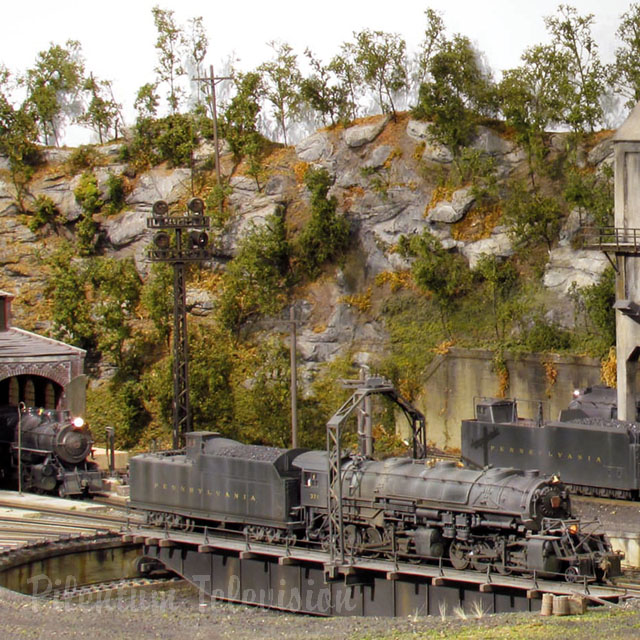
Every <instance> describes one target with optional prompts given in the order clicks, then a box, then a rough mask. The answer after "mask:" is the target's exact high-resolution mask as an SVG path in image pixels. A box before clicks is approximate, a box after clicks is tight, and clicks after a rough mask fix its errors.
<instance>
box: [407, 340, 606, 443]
mask: <svg viewBox="0 0 640 640" xmlns="http://www.w3.org/2000/svg"><path fill="white" fill-rule="evenodd" d="M493 358H494V353H493V352H492V351H488V350H484V349H451V350H450V351H449V353H447V354H446V355H438V356H436V358H435V360H434V361H433V362H432V363H431V365H430V367H429V368H428V370H427V371H426V375H425V378H426V380H425V384H424V391H423V393H422V394H421V395H420V397H418V398H417V400H416V401H415V405H416V406H417V408H418V409H420V411H422V412H423V413H424V414H425V417H426V421H427V439H428V440H429V441H430V442H432V443H434V444H435V445H436V446H437V447H441V448H444V447H447V448H453V449H456V448H459V447H460V423H461V421H462V420H464V419H468V418H473V417H474V398H478V397H497V396H499V394H500V379H499V376H498V374H497V373H496V371H495V370H494V366H493ZM505 363H506V367H507V370H508V372H509V386H508V388H507V389H506V392H505V395H506V396H507V397H510V398H517V399H518V401H519V402H518V411H519V415H521V416H523V417H534V416H535V415H537V411H538V404H539V403H540V402H542V410H543V417H544V419H546V420H548V419H554V420H555V419H557V417H558V414H559V412H560V410H561V409H565V408H566V407H567V404H568V403H569V402H570V401H571V398H572V393H573V391H574V389H576V388H580V387H587V386H589V385H594V384H602V383H601V381H600V362H599V361H598V360H597V359H595V358H587V357H578V356H559V355H554V354H545V355H539V354H536V355H522V354H516V355H514V354H509V353H506V354H505ZM545 363H546V365H547V366H546V367H545ZM405 425H406V422H405V421H404V420H402V421H400V422H399V425H398V426H399V429H400V431H401V433H402V434H403V435H406V432H405V428H406V426H405Z"/></svg>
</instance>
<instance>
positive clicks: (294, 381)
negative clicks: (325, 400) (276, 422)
mask: <svg viewBox="0 0 640 640" xmlns="http://www.w3.org/2000/svg"><path fill="white" fill-rule="evenodd" d="M289 323H290V324H291V349H290V351H291V448H292V449H297V448H298V363H297V361H296V359H297V345H296V342H297V335H296V328H297V325H296V310H295V307H294V306H293V305H292V306H291V309H290V311H289Z"/></svg>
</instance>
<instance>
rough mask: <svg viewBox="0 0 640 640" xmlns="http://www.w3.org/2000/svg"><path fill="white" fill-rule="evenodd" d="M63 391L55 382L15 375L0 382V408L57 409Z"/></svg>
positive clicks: (36, 377)
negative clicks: (20, 404)
mask: <svg viewBox="0 0 640 640" xmlns="http://www.w3.org/2000/svg"><path fill="white" fill-rule="evenodd" d="M63 392H64V389H63V387H62V385H60V384H59V383H57V382H56V381H55V380H51V379H50V378H45V377H44V376H38V375H33V374H26V375H17V376H11V377H9V378H5V379H4V380H0V406H5V405H10V406H17V405H18V403H19V402H24V403H25V405H26V406H27V407H44V408H45V409H57V408H58V406H59V404H60V399H61V398H62V395H63Z"/></svg>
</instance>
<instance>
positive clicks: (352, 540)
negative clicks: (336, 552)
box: [344, 524, 362, 555]
mask: <svg viewBox="0 0 640 640" xmlns="http://www.w3.org/2000/svg"><path fill="white" fill-rule="evenodd" d="M361 546H362V534H361V533H360V529H358V527H357V526H356V525H355V524H349V525H347V526H346V527H345V528H344V550H345V551H346V552H347V553H348V554H349V555H354V554H355V553H358V552H359V551H360V548H361Z"/></svg>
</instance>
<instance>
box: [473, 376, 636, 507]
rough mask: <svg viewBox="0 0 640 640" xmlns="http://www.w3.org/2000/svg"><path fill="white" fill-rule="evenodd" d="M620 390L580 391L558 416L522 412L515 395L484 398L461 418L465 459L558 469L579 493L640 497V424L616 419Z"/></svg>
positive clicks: (475, 463) (481, 463) (549, 470)
mask: <svg viewBox="0 0 640 640" xmlns="http://www.w3.org/2000/svg"><path fill="white" fill-rule="evenodd" d="M612 394H615V390H613V389H606V388H604V387H593V388H589V389H586V390H585V391H584V392H581V393H580V394H577V395H576V397H575V398H574V400H573V401H572V403H571V404H570V405H569V408H568V409H567V410H564V411H562V412H561V413H560V418H559V420H557V421H548V422H543V421H542V420H527V419H523V418H520V417H518V406H517V402H516V401H515V400H505V399H484V400H482V401H480V402H479V403H477V404H476V417H475V419H473V420H463V421H462V431H461V439H462V459H463V461H464V462H465V463H466V464H468V465H471V466H474V467H478V468H482V467H486V466H489V465H492V466H515V467H519V468H525V469H526V468H536V469H539V470H540V471H541V472H542V473H546V474H553V473H559V474H560V475H561V477H562V480H563V482H564V483H565V484H566V485H567V486H568V487H569V488H570V490H571V491H574V492H576V493H583V494H585V495H596V496H601V497H611V498H625V499H638V492H639V490H640V424H638V423H635V422H623V421H620V420H617V419H616V415H617V413H616V404H615V399H614V397H613V395H612Z"/></svg>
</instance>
